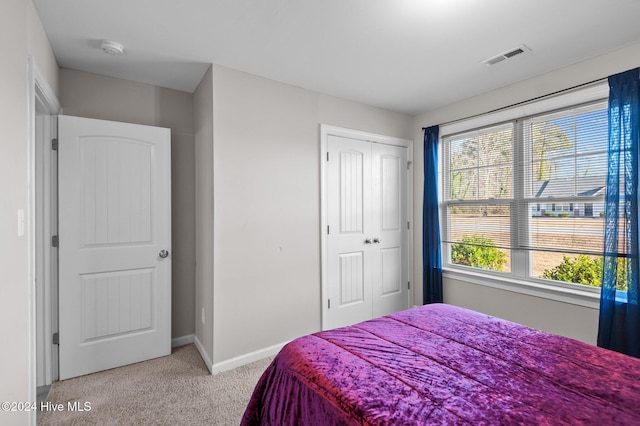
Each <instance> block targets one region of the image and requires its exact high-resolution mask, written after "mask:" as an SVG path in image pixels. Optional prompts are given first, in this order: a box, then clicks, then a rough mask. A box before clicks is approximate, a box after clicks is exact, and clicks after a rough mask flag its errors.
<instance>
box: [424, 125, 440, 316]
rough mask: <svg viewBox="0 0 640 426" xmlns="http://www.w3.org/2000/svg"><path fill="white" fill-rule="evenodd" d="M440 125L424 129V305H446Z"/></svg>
mask: <svg viewBox="0 0 640 426" xmlns="http://www.w3.org/2000/svg"><path fill="white" fill-rule="evenodd" d="M439 130H440V128H439V126H431V127H427V128H425V129H424V198H423V206H422V294H423V304H425V305H426V304H427V303H438V302H440V303H441V302H442V300H443V299H442V249H441V247H440V215H439V213H438V133H439Z"/></svg>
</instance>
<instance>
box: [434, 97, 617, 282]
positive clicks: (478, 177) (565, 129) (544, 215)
mask: <svg viewBox="0 0 640 426" xmlns="http://www.w3.org/2000/svg"><path fill="white" fill-rule="evenodd" d="M602 93H605V94H606V92H604V91H602ZM550 111H551V112H547V111H541V112H539V113H537V114H535V115H529V116H526V115H522V116H520V117H518V118H516V119H512V120H508V121H503V122H501V123H500V122H497V123H495V124H492V123H489V124H486V125H484V126H481V127H477V128H475V129H473V130H470V131H462V132H459V133H450V134H448V135H447V134H445V133H444V132H442V134H443V136H442V137H441V142H442V146H441V148H442V155H443V161H442V164H443V170H442V173H443V188H442V194H443V196H442V197H441V200H443V201H442V202H441V207H442V214H441V218H442V219H441V221H442V230H443V233H442V235H443V253H444V258H443V263H444V265H445V267H449V268H453V269H457V268H462V269H465V270H469V271H475V272H479V273H482V274H494V275H495V274H497V275H502V276H509V275H511V276H514V277H517V278H518V279H524V280H532V281H535V282H542V280H544V282H546V283H547V284H550V285H554V286H564V287H575V286H578V287H580V288H587V287H589V288H592V287H598V286H599V285H600V281H599V280H600V278H599V277H598V278H597V279H587V280H582V281H586V282H576V280H572V279H568V278H567V277H566V275H563V274H562V273H558V271H559V270H561V269H562V268H563V267H564V266H566V265H567V264H571V263H572V262H573V263H574V264H575V262H577V261H578V259H580V261H583V262H586V263H587V264H588V265H590V266H588V267H589V268H594V271H595V272H594V277H595V276H596V275H598V267H600V268H601V263H600V265H598V262H601V257H602V247H603V241H602V238H603V221H604V218H603V212H604V196H605V190H606V175H607V148H608V117H607V102H606V99H604V96H600V98H599V99H595V100H591V101H590V102H586V103H579V104H576V105H569V106H565V107H563V108H560V109H553V110H550ZM485 121H487V120H486V119H485ZM444 130H445V131H446V130H447V129H446V127H445V129H444ZM600 270H601V269H600ZM592 272H593V271H592Z"/></svg>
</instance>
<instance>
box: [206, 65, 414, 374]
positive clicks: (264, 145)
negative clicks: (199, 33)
mask: <svg viewBox="0 0 640 426" xmlns="http://www.w3.org/2000/svg"><path fill="white" fill-rule="evenodd" d="M206 78H208V77H206ZM209 84H211V86H209ZM201 85H202V83H201ZM211 88H212V91H213V93H212V96H213V117H212V120H213V121H212V123H209V125H208V126H210V127H211V128H213V154H212V155H213V160H212V162H211V163H210V164H209V168H210V169H212V171H213V178H212V179H213V180H212V183H213V200H212V203H213V209H214V214H213V221H214V228H213V244H214V246H213V250H210V251H209V252H207V253H204V254H203V256H204V257H205V259H213V262H214V263H213V265H214V266H213V282H212V285H213V287H212V288H213V294H212V295H211V297H212V298H213V319H212V326H213V348H212V350H213V353H212V354H211V362H212V363H213V364H214V365H215V364H219V363H220V362H223V361H226V360H229V359H232V358H235V357H239V356H243V355H245V354H248V353H252V352H255V351H259V350H262V349H264V348H269V347H272V346H276V345H278V344H281V343H283V342H286V341H288V340H291V339H293V338H295V337H298V336H301V335H304V334H307V333H310V332H314V331H317V330H319V329H320V327H321V318H320V314H321V310H320V307H321V306H320V303H321V302H320V291H321V281H320V124H321V123H324V124H331V125H336V126H342V127H347V128H352V129H357V130H362V131H367V132H372V133H379V134H383V135H388V136H395V137H401V138H405V139H411V137H412V127H411V126H412V117H410V116H407V115H403V114H398V113H395V112H391V111H385V110H381V109H378V108H373V107H369V106H365V105H362V104H358V103H355V102H349V101H345V100H342V99H337V98H334V97H331V96H327V95H322V94H319V93H316V92H311V91H308V90H304V89H301V88H298V87H294V86H290V85H286V84H282V83H278V82H275V81H272V80H268V79H264V78H260V77H257V76H254V75H250V74H246V73H243V72H239V71H235V70H231V69H228V68H224V67H219V66H213V69H212V82H211V83H209V82H208V81H207V87H206V90H204V92H206V94H207V95H208V93H209V91H210V89H211ZM207 111H208V110H207ZM199 115H200V113H199V111H198V108H196V116H199ZM205 115H206V114H205ZM206 158H211V157H210V156H209V154H208V153H207V154H206ZM207 161H208V160H207ZM199 164H200V163H199ZM203 166H206V164H203ZM204 173H205V171H204V170H200V171H199V172H198V174H199V175H200V174H202V176H205V175H204ZM206 182H207V183H206V185H203V186H202V187H199V189H198V193H197V194H196V197H197V198H199V197H207V196H208V191H209V184H211V181H210V180H209V178H208V177H207V178H206ZM198 210H200V208H198ZM198 232H199V231H198ZM207 232H208V230H207ZM207 238H208V237H207ZM198 257H199V258H200V254H199V255H198ZM200 286H202V288H203V289H204V288H206V287H207V286H209V283H208V282H205V283H199V284H197V287H200ZM197 303H208V302H206V301H204V302H200V301H199V300H198V301H197ZM209 321H211V320H209V319H207V322H209ZM210 326H211V324H208V325H207V326H206V327H210ZM203 329H204V327H203ZM205 337H206V336H205ZM198 339H200V336H199V335H198ZM204 346H206V345H204Z"/></svg>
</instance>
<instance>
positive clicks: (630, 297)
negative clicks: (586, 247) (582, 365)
mask: <svg viewBox="0 0 640 426" xmlns="http://www.w3.org/2000/svg"><path fill="white" fill-rule="evenodd" d="M639 88H640V68H636V69H634V70H630V71H626V72H623V73H620V74H616V75H612V76H611V77H609V171H608V176H607V195H606V200H605V224H604V226H605V230H604V261H603V277H602V291H601V295H600V322H599V328H598V346H601V347H604V348H608V349H612V350H615V351H618V352H622V353H626V354H628V355H632V356H635V357H640V311H639V302H640V301H639V300H638V276H639V269H638V251H639V250H638V247H639V245H638V240H639V235H638V201H639V199H638V184H639V182H638V151H639V150H640V147H639V146H638V144H639V143H640V139H639V137H638V136H639V133H638V127H639V125H640V102H639V98H640V90H639ZM621 191H622V192H621ZM625 290H626V291H625Z"/></svg>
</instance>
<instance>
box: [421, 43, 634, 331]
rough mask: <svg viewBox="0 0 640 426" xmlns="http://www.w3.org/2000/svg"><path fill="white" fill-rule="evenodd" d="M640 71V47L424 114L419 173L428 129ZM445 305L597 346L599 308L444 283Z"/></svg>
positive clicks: (465, 284)
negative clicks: (448, 304)
mask: <svg viewBox="0 0 640 426" xmlns="http://www.w3.org/2000/svg"><path fill="white" fill-rule="evenodd" d="M638 66H640V44H635V45H631V46H627V47H625V48H622V49H619V50H617V51H615V52H611V53H608V54H606V55H602V56H598V57H596V58H593V59H590V60H587V61H584V62H581V63H579V64H576V65H572V66H569V67H566V68H563V69H560V70H558V71H554V72H551V73H548V74H544V75H542V76H539V77H535V78H532V79H529V80H526V81H523V82H520V83H516V84H513V85H510V86H506V87H503V88H501V89H498V90H494V91H491V92H488V93H484V94H481V95H478V96H474V97H472V98H469V99H465V100H463V101H460V102H456V103H454V104H451V105H447V106H445V107H442V108H439V109H437V110H434V111H430V112H428V113H425V114H422V115H419V116H417V117H415V119H414V141H415V144H414V149H415V151H414V159H415V169H416V170H423V167H424V165H423V155H424V151H423V142H422V140H423V132H422V127H428V126H431V125H435V124H443V123H447V122H450V121H455V120H459V119H462V118H465V117H469V116H472V115H475V114H482V113H485V112H488V111H491V110H494V109H497V108H502V107H505V106H509V105H513V104H515V103H518V102H522V101H527V100H530V99H534V98H536V97H539V96H544V95H547V94H550V93H554V92H556V91H560V90H564V89H567V88H570V87H573V86H577V85H580V84H583V83H588V82H590V81H594V80H598V79H601V78H606V77H607V76H609V75H611V74H616V73H618V72H622V71H626V70H628V69H632V68H635V67H638ZM423 179H424V177H423V175H422V174H419V173H416V174H415V181H414V199H415V205H414V217H415V223H416V227H415V230H416V233H415V235H414V244H415V246H414V250H415V262H414V265H415V271H414V274H415V280H416V282H417V283H421V282H422V269H421V268H422V260H421V253H422V235H421V232H422V231H421V229H422V223H421V220H422V215H421V211H422V191H423V188H424V185H423ZM443 281H444V301H445V302H446V303H451V304H454V305H459V306H464V307H467V308H470V309H474V310H477V311H481V312H485V313H487V314H490V315H495V316H498V317H502V318H505V319H508V320H512V321H516V322H519V323H522V324H525V325H529V326H531V327H535V328H538V329H542V330H545V331H550V332H553V333H557V334H561V335H565V336H569V337H573V338H576V339H579V340H583V341H586V342H588V343H595V342H596V335H597V324H598V309H596V308H593V307H587V306H582V305H576V304H570V303H562V302H557V301H554V300H550V299H547V298H542V297H534V296H527V295H523V294H521V293H515V292H512V291H505V290H500V289H496V288H491V287H485V286H481V285H477V284H470V283H466V282H462V281H460V280H455V279H451V278H449V277H447V276H446V273H445V278H444V280H443ZM415 289H416V291H415V300H416V303H419V301H421V300H422V286H421V285H420V284H419V285H417V286H416V287H415Z"/></svg>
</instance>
